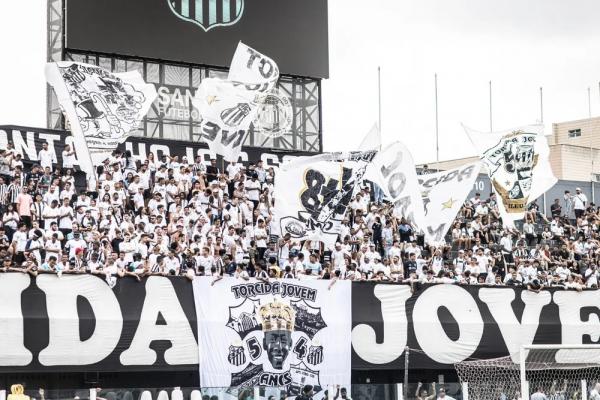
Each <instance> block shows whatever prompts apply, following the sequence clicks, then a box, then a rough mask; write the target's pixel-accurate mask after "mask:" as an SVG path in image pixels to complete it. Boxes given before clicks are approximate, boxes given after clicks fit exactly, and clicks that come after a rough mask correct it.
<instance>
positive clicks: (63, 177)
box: [0, 143, 600, 290]
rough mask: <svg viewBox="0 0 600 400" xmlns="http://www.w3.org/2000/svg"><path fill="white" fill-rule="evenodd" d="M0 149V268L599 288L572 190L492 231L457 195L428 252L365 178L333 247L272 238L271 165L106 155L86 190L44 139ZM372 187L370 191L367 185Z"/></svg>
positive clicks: (589, 216)
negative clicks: (29, 151)
mask: <svg viewBox="0 0 600 400" xmlns="http://www.w3.org/2000/svg"><path fill="white" fill-rule="evenodd" d="M5 147H6V148H4V149H2V150H0V215H1V225H0V260H1V263H2V265H1V266H0V268H1V270H2V271H20V272H24V273H29V274H32V275H36V274H39V273H55V274H58V275H62V274H67V273H73V274H77V273H90V274H96V275H100V276H102V277H105V278H106V280H107V282H108V283H109V284H110V285H113V284H114V283H115V282H116V279H117V278H118V277H124V276H130V277H133V278H135V279H140V278H141V277H143V276H146V275H181V276H185V277H187V278H188V279H193V278H194V276H199V275H209V276H214V277H215V282H216V281H217V280H218V279H220V278H221V277H223V276H234V277H238V278H240V279H249V277H256V278H257V279H263V280H268V279H269V278H274V277H282V278H290V279H331V280H337V279H349V280H354V281H364V280H375V281H393V282H411V283H415V282H422V283H427V282H433V283H435V282H441V283H460V284H473V285H474V284H485V285H512V286H525V287H528V288H529V289H530V290H540V289H541V288H543V287H547V286H556V287H564V288H571V289H577V290H581V289H583V288H585V287H588V288H596V287H597V286H598V279H599V275H600V273H599V272H598V261H599V259H600V246H599V244H600V242H599V241H598V232H599V230H600V223H599V221H600V215H599V213H598V210H597V209H596V208H595V206H594V204H593V203H589V202H588V200H587V198H586V196H585V194H584V193H582V191H581V190H580V189H579V188H577V189H576V190H575V193H570V192H565V195H564V198H562V199H556V200H554V204H552V206H551V215H548V216H547V215H545V214H544V212H543V211H542V210H540V207H539V205H538V204H537V203H536V202H533V203H532V204H530V205H529V207H528V211H527V214H526V218H525V220H524V223H522V224H519V225H518V229H503V228H502V223H501V221H500V218H499V213H498V203H497V201H496V198H495V195H494V194H491V195H490V196H489V197H487V198H483V197H481V196H480V194H479V193H478V194H476V195H475V196H474V197H472V198H470V199H468V200H467V201H466V202H465V204H464V206H463V207H462V209H461V211H460V213H459V215H458V216H457V218H456V220H455V222H454V226H453V228H452V230H451V231H450V232H448V235H447V245H444V246H426V245H424V243H423V240H422V236H420V235H419V234H418V232H416V231H415V229H414V227H413V226H412V225H411V224H410V223H408V222H407V221H405V220H404V219H402V218H400V219H399V218H396V217H394V216H393V207H392V205H390V204H389V203H386V202H384V201H381V196H380V194H378V195H377V198H375V196H374V194H373V192H380V191H378V190H372V188H371V186H370V185H369V184H366V185H365V186H364V187H362V188H360V190H359V191H358V192H357V194H356V195H355V196H354V197H353V199H352V201H351V203H350V206H349V207H348V212H347V215H346V217H345V218H344V220H343V223H342V225H343V226H342V232H341V234H340V236H339V238H338V242H337V243H336V244H335V246H333V248H325V246H324V244H323V243H322V242H318V241H309V240H306V241H297V240H294V239H292V238H291V237H290V235H289V234H286V235H283V236H282V237H281V236H279V235H278V234H277V227H276V226H275V220H274V218H273V204H274V200H273V189H274V185H273V182H274V176H275V173H276V171H275V170H274V169H273V168H266V167H265V166H264V165H263V163H262V162H261V161H258V162H257V163H256V164H252V163H251V164H249V165H248V167H247V168H246V167H245V166H244V165H242V164H239V163H227V164H226V167H225V168H224V170H223V169H222V168H221V166H218V165H217V162H216V160H211V161H210V163H208V164H207V165H206V164H205V163H204V162H203V161H202V159H201V158H200V157H197V158H196V159H195V160H188V159H187V158H186V157H185V156H184V157H181V158H179V157H178V156H173V157H170V156H165V155H163V156H162V157H161V158H160V159H155V156H154V154H152V153H150V154H148V156H147V158H145V159H142V160H140V159H139V158H134V157H132V156H131V154H130V153H129V152H125V153H122V152H120V151H115V152H114V153H113V156H112V157H110V158H109V159H107V160H105V161H104V163H103V165H102V166H99V167H98V183H97V188H96V190H91V191H90V190H88V189H90V188H82V189H81V190H78V189H77V188H76V181H75V174H74V172H73V171H74V169H73V167H74V163H75V154H74V151H73V149H72V148H70V147H69V146H66V147H65V150H64V151H63V153H62V163H61V164H62V165H57V157H56V154H54V152H53V150H51V149H48V146H47V145H46V144H44V146H43V149H42V150H41V151H40V152H39V154H38V163H37V164H34V165H25V164H24V163H23V160H22V155H21V154H19V153H18V152H16V151H15V149H14V147H13V146H12V144H11V143H8V145H7V146H5ZM375 189H377V188H375Z"/></svg>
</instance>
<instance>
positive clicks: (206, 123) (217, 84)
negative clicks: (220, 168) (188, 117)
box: [193, 42, 279, 161]
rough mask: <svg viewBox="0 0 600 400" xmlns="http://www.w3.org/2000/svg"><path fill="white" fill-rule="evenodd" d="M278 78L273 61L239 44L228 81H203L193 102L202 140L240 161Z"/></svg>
mask: <svg viewBox="0 0 600 400" xmlns="http://www.w3.org/2000/svg"><path fill="white" fill-rule="evenodd" d="M278 79H279V68H278V67H277V64H276V63H275V62H274V61H273V60H271V59H270V58H269V57H267V56H265V55H263V54H261V53H259V52H258V51H256V50H254V49H252V48H250V47H248V46H246V45H245V44H243V43H241V42H240V43H239V44H238V47H237V50H236V51H235V55H234V56H233V60H232V62H231V67H230V69H229V75H228V77H227V80H222V79H218V78H207V79H204V80H202V83H200V87H199V88H198V91H197V92H196V96H195V97H194V99H193V103H194V106H195V107H196V108H197V109H198V111H199V112H200V116H201V117H202V121H201V127H200V132H201V134H202V138H203V139H204V140H205V141H206V142H207V143H208V146H209V148H210V150H211V151H212V152H214V153H217V154H221V155H222V156H223V158H225V160H227V161H237V159H238V157H239V155H240V152H241V150H242V144H243V143H244V140H245V139H246V136H247V135H248V129H249V128H250V124H251V123H252V121H254V119H255V117H256V113H257V111H258V106H259V104H260V102H261V99H262V98H263V97H264V94H266V93H269V92H271V91H272V90H273V89H274V88H275V85H276V84H277V80H278Z"/></svg>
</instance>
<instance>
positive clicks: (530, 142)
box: [465, 124, 557, 227]
mask: <svg viewBox="0 0 600 400" xmlns="http://www.w3.org/2000/svg"><path fill="white" fill-rule="evenodd" d="M543 130H544V126H543V125H541V124H540V125H530V126H525V127H521V128H516V129H510V130H507V131H501V132H490V133H484V132H478V131H475V130H472V129H470V128H467V127H465V131H466V132H467V134H468V135H469V138H470V139H471V141H472V142H473V144H474V146H475V147H476V148H477V149H478V151H479V154H480V157H481V160H482V161H483V162H484V163H485V165H486V167H487V169H488V175H489V177H490V181H491V183H492V187H493V188H494V192H496V194H497V196H498V209H499V211H500V216H501V217H502V221H503V224H504V225H505V226H508V227H511V226H513V225H514V221H515V220H518V219H523V218H524V216H525V211H526V206H527V204H529V203H530V202H532V201H533V200H535V199H537V198H538V197H539V196H541V195H542V194H544V193H545V192H546V191H547V190H549V189H550V188H551V187H552V186H554V184H555V183H556V182H557V179H556V177H555V176H554V174H553V173H552V168H551V167H550V161H549V156H550V149H549V147H548V141H547V139H546V137H545V136H544V134H543Z"/></svg>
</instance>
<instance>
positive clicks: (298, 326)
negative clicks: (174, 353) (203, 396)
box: [193, 277, 352, 399]
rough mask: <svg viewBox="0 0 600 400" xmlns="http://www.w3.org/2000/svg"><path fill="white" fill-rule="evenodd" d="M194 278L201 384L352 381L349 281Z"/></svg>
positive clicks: (291, 392) (291, 388)
mask: <svg viewBox="0 0 600 400" xmlns="http://www.w3.org/2000/svg"><path fill="white" fill-rule="evenodd" d="M213 279H214V278H210V277H205V278H197V279H194V281H193V286H194V299H195V302H196V313H197V319H198V338H199V343H198V351H199V364H200V384H201V385H202V387H206V388H211V387H226V388H229V387H237V388H252V387H254V386H266V387H279V388H285V389H286V390H287V394H288V396H289V397H295V396H297V395H298V394H300V392H301V390H302V388H303V387H304V386H305V385H312V386H313V387H314V391H315V396H314V398H315V399H320V398H322V397H323V392H324V390H325V389H326V388H327V387H328V386H329V385H334V384H344V385H347V384H348V383H349V382H350V370H351V367H350V365H351V339H350V332H351V328H352V322H351V321H352V315H351V314H352V312H351V301H350V300H351V298H352V296H351V285H350V282H349V281H337V282H336V283H335V284H334V285H333V286H332V287H331V289H329V286H330V284H331V281H324V280H314V281H302V282H301V281H295V280H286V279H283V280H271V281H269V282H268V283H266V282H262V281H257V280H254V279H251V280H249V281H243V280H239V279H234V278H224V279H222V280H221V281H219V282H217V283H216V284H215V285H214V286H213V285H211V283H212V282H213Z"/></svg>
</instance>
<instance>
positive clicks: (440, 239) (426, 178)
mask: <svg viewBox="0 0 600 400" xmlns="http://www.w3.org/2000/svg"><path fill="white" fill-rule="evenodd" d="M480 168H481V163H480V162H476V163H472V164H466V165H463V166H462V167H459V168H455V169H451V170H448V171H442V172H437V173H435V174H425V175H420V176H419V187H420V189H421V196H422V197H423V207H424V210H425V218H424V226H422V227H421V228H422V229H423V232H424V233H425V240H426V241H427V243H428V244H431V245H439V244H443V243H444V242H445V240H444V237H445V236H446V234H447V233H448V230H450V228H451V227H452V221H454V218H456V215H457V214H458V212H459V211H460V208H461V207H462V205H463V204H464V202H465V200H466V199H467V196H468V195H469V192H470V191H471V188H472V187H473V183H475V180H476V179H477V176H478V175H479V170H480Z"/></svg>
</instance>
